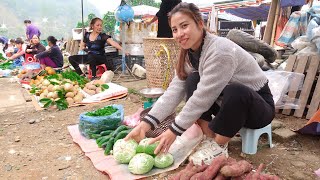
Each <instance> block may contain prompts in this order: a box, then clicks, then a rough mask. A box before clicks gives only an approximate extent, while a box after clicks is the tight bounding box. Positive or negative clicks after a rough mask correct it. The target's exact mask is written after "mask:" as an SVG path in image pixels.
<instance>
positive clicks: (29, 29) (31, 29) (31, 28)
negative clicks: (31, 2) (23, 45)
mask: <svg viewBox="0 0 320 180" xmlns="http://www.w3.org/2000/svg"><path fill="white" fill-rule="evenodd" d="M24 25H25V26H26V38H27V40H28V41H30V40H31V39H32V37H33V35H37V36H38V37H39V38H40V35H41V32H40V30H39V28H38V27H37V26H35V25H33V24H31V21H30V20H24Z"/></svg>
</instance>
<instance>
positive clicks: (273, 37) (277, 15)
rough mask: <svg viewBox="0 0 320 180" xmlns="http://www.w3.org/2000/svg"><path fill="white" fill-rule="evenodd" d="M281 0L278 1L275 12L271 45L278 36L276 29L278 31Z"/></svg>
mask: <svg viewBox="0 0 320 180" xmlns="http://www.w3.org/2000/svg"><path fill="white" fill-rule="evenodd" d="M280 10H281V8H280V2H279V1H278V3H277V8H276V14H275V19H274V22H273V28H272V35H271V42H270V45H271V46H273V45H274V42H275V41H276V40H275V36H276V31H277V25H278V20H279V14H280Z"/></svg>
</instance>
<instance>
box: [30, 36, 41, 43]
mask: <svg viewBox="0 0 320 180" xmlns="http://www.w3.org/2000/svg"><path fill="white" fill-rule="evenodd" d="M39 42H40V40H39V38H38V36H36V35H34V36H32V39H31V43H32V44H39Z"/></svg>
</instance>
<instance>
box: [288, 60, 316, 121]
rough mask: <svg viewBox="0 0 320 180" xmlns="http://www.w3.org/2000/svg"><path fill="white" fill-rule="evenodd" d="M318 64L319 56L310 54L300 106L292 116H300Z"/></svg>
mask: <svg viewBox="0 0 320 180" xmlns="http://www.w3.org/2000/svg"><path fill="white" fill-rule="evenodd" d="M318 66H319V57H318V56H312V57H310V65H309V68H308V70H307V76H306V78H305V80H304V83H303V87H302V91H301V94H300V98H299V99H300V104H299V105H300V108H299V109H297V110H295V112H294V116H295V117H300V118H301V117H302V115H303V112H304V109H305V107H306V105H307V101H308V98H309V94H310V91H311V87H312V85H313V82H314V79H315V77H316V74H317V71H318Z"/></svg>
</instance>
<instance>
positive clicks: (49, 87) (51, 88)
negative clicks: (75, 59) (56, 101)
mask: <svg viewBox="0 0 320 180" xmlns="http://www.w3.org/2000/svg"><path fill="white" fill-rule="evenodd" d="M53 87H54V85H52V84H50V85H49V86H48V88H47V89H48V91H49V92H53Z"/></svg>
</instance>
